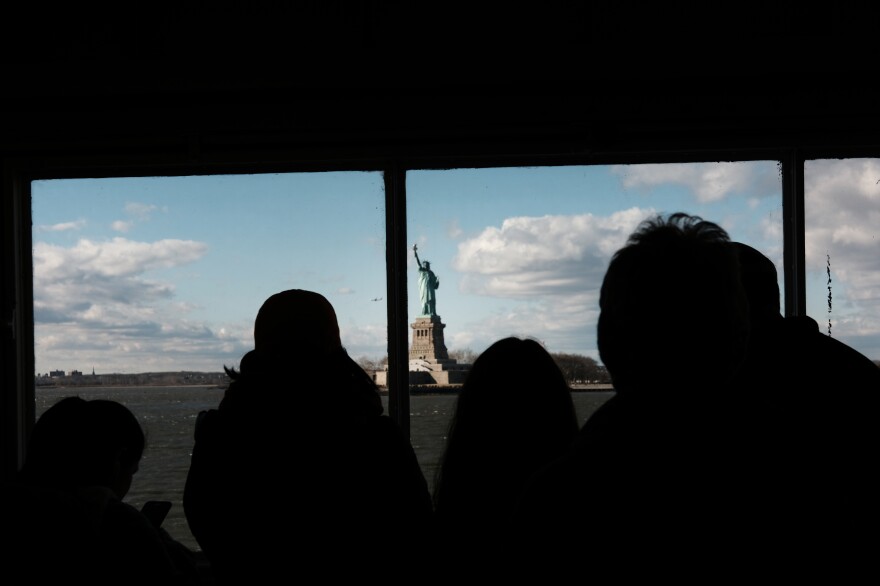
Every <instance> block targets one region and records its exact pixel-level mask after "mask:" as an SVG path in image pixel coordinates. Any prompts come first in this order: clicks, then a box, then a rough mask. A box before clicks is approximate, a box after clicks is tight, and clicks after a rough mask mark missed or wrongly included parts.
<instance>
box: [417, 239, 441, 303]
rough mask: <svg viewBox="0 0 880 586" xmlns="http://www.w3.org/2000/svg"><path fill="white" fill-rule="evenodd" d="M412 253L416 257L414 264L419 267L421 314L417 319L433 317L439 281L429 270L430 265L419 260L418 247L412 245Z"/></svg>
mask: <svg viewBox="0 0 880 586" xmlns="http://www.w3.org/2000/svg"><path fill="white" fill-rule="evenodd" d="M413 253H414V254H415V255H416V264H418V265H419V302H420V303H421V312H420V313H419V317H435V316H436V315H437V294H436V291H437V289H439V288H440V279H439V278H438V277H437V275H435V274H434V271H432V270H431V263H429V262H428V261H425V262H422V261H420V260H419V252H418V247H417V246H416V245H415V244H413Z"/></svg>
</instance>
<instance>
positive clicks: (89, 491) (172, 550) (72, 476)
mask: <svg viewBox="0 0 880 586" xmlns="http://www.w3.org/2000/svg"><path fill="white" fill-rule="evenodd" d="M144 446H145V438H144V433H143V430H142V429H141V426H140V423H139V422H138V420H137V418H136V417H135V416H134V414H133V413H132V412H131V411H130V410H129V409H128V408H127V407H125V406H124V405H122V404H120V403H117V402H115V401H109V400H92V401H86V400H84V399H81V398H79V397H68V398H65V399H62V400H60V401H59V402H57V403H55V404H54V405H52V406H51V407H50V408H49V409H48V410H46V412H45V413H43V415H42V416H41V417H40V419H39V420H38V421H37V422H36V424H35V425H34V429H33V433H32V434H31V437H30V440H29V443H28V450H27V454H26V459H25V462H24V465H23V467H22V469H21V471H20V473H19V477H18V481H19V488H20V493H19V494H20V495H22V496H26V497H27V499H28V500H27V503H26V506H27V507H34V508H33V509H26V510H27V511H28V515H31V514H33V515H34V517H32V519H31V521H32V522H41V523H45V525H43V526H40V527H39V530H40V531H42V533H43V538H44V539H45V543H42V544H41V543H40V540H39V538H37V539H36V542H37V543H32V545H34V546H36V547H38V548H39V549H38V550H37V554H38V555H39V556H40V557H41V558H42V559H40V560H38V561H37V563H36V564H34V565H33V566H31V567H27V568H24V572H25V575H26V576H27V577H28V579H29V580H30V579H32V580H35V581H36V582H40V580H41V576H42V577H45V574H44V572H47V571H48V572H50V573H51V572H56V571H60V572H63V573H64V577H65V581H68V580H74V581H75V580H80V579H82V580H83V583H105V584H106V583H114V584H119V583H124V584H145V585H146V584H148V585H168V584H197V583H199V579H200V578H199V575H198V573H197V571H196V566H195V559H194V558H193V554H192V552H190V551H189V550H188V549H186V547H185V546H183V545H182V544H180V543H179V542H176V541H175V540H173V539H172V538H171V537H170V536H169V535H168V534H167V533H166V532H165V531H164V530H162V529H160V528H159V527H155V526H153V525H152V524H151V522H150V520H149V519H148V518H147V517H146V516H145V515H144V514H143V513H141V512H140V511H139V510H137V509H136V508H134V507H133V506H131V505H130V504H128V503H125V502H123V500H122V499H123V498H124V497H125V496H126V494H127V493H128V491H129V489H130V487H131V482H132V478H133V476H134V474H135V473H136V472H137V470H138V465H139V462H140V460H141V456H142V455H143V451H144ZM19 504H21V503H19ZM12 506H15V505H14V504H13V505H12ZM65 511H66V512H65ZM38 520H39V521H38ZM83 521H84V523H83ZM56 532H60V533H61V534H62V535H64V536H65V537H66V538H68V539H70V541H69V543H67V544H59V543H57V535H56ZM10 537H12V535H10ZM29 537H32V536H29ZM46 544H51V546H50V547H46ZM59 546H60V547H61V548H66V549H67V550H68V551H69V550H74V551H77V555H80V556H82V557H81V558H80V559H79V560H76V559H75V560H70V563H72V567H70V568H64V567H60V568H59V567H58V566H56V564H59V563H64V558H65V557H68V551H64V549H62V550H61V551H59V550H57V549H55V550H53V549H52V548H53V547H56V548H57V547H59ZM82 560H87V561H85V562H83V561H82ZM10 561H12V562H21V560H18V559H12V560H10ZM30 561H31V562H33V561H34V560H33V559H31V560H30Z"/></svg>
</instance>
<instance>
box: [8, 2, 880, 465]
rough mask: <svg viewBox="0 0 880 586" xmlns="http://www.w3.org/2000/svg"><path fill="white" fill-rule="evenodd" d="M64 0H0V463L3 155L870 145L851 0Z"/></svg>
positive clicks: (197, 163) (172, 165) (450, 157)
mask: <svg viewBox="0 0 880 586" xmlns="http://www.w3.org/2000/svg"><path fill="white" fill-rule="evenodd" d="M85 4H88V5H84V3H48V2H36V1H34V2H27V3H7V4H6V5H4V7H3V8H0V21H2V23H3V34H2V35H0V75H2V91H0V167H2V169H3V176H2V177H3V181H2V185H0V187H2V196H3V197H2V202H0V205H2V207H0V212H2V216H0V226H2V230H0V232H2V235H0V243H2V252H3V256H2V259H0V271H2V272H0V274H2V287H0V308H2V321H3V339H2V355H0V398H2V403H0V408H2V413H0V417H2V421H0V425H2V428H3V432H2V437H0V440H2V446H0V448H2V449H0V455H2V458H3V472H4V473H7V472H9V471H10V470H11V469H14V467H15V464H16V458H17V451H18V450H20V445H19V444H18V443H17V442H18V439H17V436H16V434H17V433H18V431H17V430H19V429H20V427H21V425H22V421H25V420H27V413H26V412H23V411H22V409H21V404H20V397H19V396H18V395H16V393H17V386H16V385H17V383H16V376H17V373H16V368H17V367H18V365H19V364H20V363H21V362H20V361H19V357H18V356H17V355H16V352H17V350H16V345H15V344H14V343H13V335H15V333H14V330H13V327H12V325H11V324H12V323H14V319H13V316H14V315H15V314H14V313H13V312H14V311H23V310H24V309H26V308H24V309H23V308H15V303H14V302H15V299H16V298H17V296H20V295H21V289H20V287H27V286H29V284H28V283H24V282H21V280H20V279H19V275H20V274H21V267H18V266H16V262H17V261H16V259H17V258H19V257H18V255H17V251H16V248H15V247H16V242H19V241H28V239H27V238H24V239H23V240H22V239H21V231H26V230H27V229H28V227H27V226H25V225H22V224H21V222H20V219H21V216H20V215H18V212H19V211H20V210H16V209H15V207H14V206H13V198H12V197H11V195H12V193H13V189H14V188H15V185H14V181H16V180H19V179H21V178H22V177H23V175H22V169H24V170H33V171H34V172H35V173H54V174H61V175H63V174H80V173H84V174H89V173H98V172H101V173H108V174H116V173H119V174H126V173H135V172H137V171H138V170H139V169H151V170H155V169H157V168H164V169H167V170H168V171H169V172H173V171H175V170H177V171H181V172H220V171H222V170H235V169H243V168H246V169H249V170H257V169H260V168H281V167H285V166H291V165H293V166H297V165H301V166H318V167H332V166H342V167H352V168H356V167H357V166H380V167H381V166H382V165H383V164H385V163H387V161H390V160H395V161H399V162H402V163H404V164H414V165H420V164H425V165H432V166H434V165H440V166H442V165H450V166H452V165H468V164H492V163H499V164H500V163H504V164H516V163H517V162H523V163H527V164H537V163H541V162H547V163H553V162H566V161H577V162H591V161H595V162H611V161H617V160H621V161H628V162H638V161H643V160H644V161H663V160H678V159H691V160H701V159H702V160H719V159H724V158H727V157H728V156H737V157H747V156H753V157H766V156H770V157H773V156H779V155H780V153H784V154H789V153H792V152H798V153H801V154H802V155H804V156H811V155H813V156H822V155H823V154H824V153H834V154H836V155H837V156H843V155H847V154H848V155H860V154H874V155H876V154H878V153H880V116H878V113H877V107H876V104H877V99H876V98H877V91H876V90H875V89H874V86H875V84H876V80H877V79H878V75H877V65H876V64H875V63H872V61H873V59H874V53H875V52H874V51H873V50H871V47H870V45H871V40H872V39H873V34H872V31H871V30H870V28H871V27H872V26H873V23H876V19H873V18H871V17H870V14H866V12H865V7H866V6H868V5H869V4H868V3H864V6H855V7H853V6H849V7H846V8H840V7H835V8H830V9H823V11H822V12H819V11H815V10H812V9H811V10H809V11H805V10H804V9H803V8H800V9H799V8H798V6H799V4H798V3H794V2H782V3H778V6H777V5H774V7H770V6H765V5H760V6H759V7H752V8H748V7H744V6H741V7H740V9H739V10H737V11H733V12H731V11H728V12H723V13H712V12H710V10H709V9H708V8H706V7H705V5H707V4H708V3H705V2H696V1H693V2H690V1H687V2H686V1H677V2H666V3H656V4H657V6H649V7H645V6H642V5H641V3H636V2H628V1H625V0H618V1H616V2H602V3H588V4H578V3H553V2H544V3H541V4H540V6H541V8H540V9H539V8H536V7H535V6H523V7H508V8H506V9H505V10H503V11H500V10H498V11H495V12H485V13H479V12H477V11H475V9H474V8H473V7H472V5H467V4H464V3H462V4H460V5H456V4H455V3H452V4H448V3H447V4H445V5H444V6H443V8H442V9H439V8H437V7H435V6H430V7H421V8H420V7H415V6H413V5H414V4H416V3H412V2H378V1H375V2H355V3H350V2H348V3H343V2H335V1H330V0H323V1H320V2H317V1H316V2H270V3H238V4H240V5H239V6H232V5H229V6H226V5H224V4H223V3H217V2H211V3H208V2H196V1H194V0H184V1H178V2H161V1H157V2H151V3H147V4H144V5H143V6H140V7H131V8H126V10H125V11H120V6H122V5H120V4H119V3H115V4H110V3H98V4H94V3H85ZM245 4H248V5H247V6H245ZM536 6H537V5H536ZM17 237H18V238H19V239H18V240H17V239H16V238H17ZM19 318H20V314H19ZM25 321H27V320H25ZM17 334H18V335H21V332H18V333H17Z"/></svg>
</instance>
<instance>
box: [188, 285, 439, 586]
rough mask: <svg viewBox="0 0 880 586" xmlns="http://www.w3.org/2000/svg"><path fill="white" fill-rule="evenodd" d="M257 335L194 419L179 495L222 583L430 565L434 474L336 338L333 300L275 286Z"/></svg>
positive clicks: (395, 571) (391, 574)
mask: <svg viewBox="0 0 880 586" xmlns="http://www.w3.org/2000/svg"><path fill="white" fill-rule="evenodd" d="M254 342H255V349H254V350H253V351H251V352H249V353H247V354H246V355H245V356H244V357H243V358H242V361H241V364H240V367H239V368H240V370H239V371H235V370H229V371H228V372H229V374H230V376H231V377H232V378H233V380H232V383H231V384H230V385H229V388H228V389H227V391H226V393H225V395H224V397H223V399H222V401H221V402H220V405H219V407H218V408H217V409H214V410H210V411H207V412H203V413H202V414H201V415H200V417H199V420H198V423H197V425H196V432H195V438H196V441H195V446H194V449H193V454H192V463H191V467H190V471H189V475H188V478H187V483H186V488H185V491H184V510H185V513H186V517H187V521H188V522H189V525H190V528H191V530H192V533H193V535H194V536H195V538H196V539H197V541H198V542H199V544H200V545H201V547H202V549H203V551H204V553H205V554H206V556H207V557H208V559H209V560H210V562H211V564H212V568H213V575H214V577H215V579H216V580H217V581H218V583H221V584H263V583H276V582H285V581H298V580H320V581H326V582H327V583H335V581H336V580H339V579H358V580H364V581H372V580H374V579H381V580H383V581H389V580H390V581H393V582H396V581H398V580H403V579H410V578H412V574H411V572H412V571H415V570H416V569H418V570H419V571H423V568H422V567H420V566H421V559H420V556H423V557H424V556H430V554H431V547H430V545H429V544H428V543H427V542H426V541H425V540H426V538H427V536H428V535H430V531H429V523H430V522H431V515H432V510H431V498H430V494H429V492H428V488H427V483H426V482H425V478H424V476H423V475H422V472H421V469H420V468H419V465H418V462H417V460H416V457H415V453H414V451H413V449H412V446H411V445H410V443H409V441H408V440H407V438H406V437H405V435H404V434H403V433H402V431H401V430H400V429H399V427H398V426H397V425H396V423H395V422H394V421H393V420H392V419H390V418H389V417H387V416H386V415H384V414H383V407H382V403H381V398H380V396H379V393H378V390H377V388H376V386H375V384H374V383H373V381H372V380H371V379H370V377H369V375H367V373H365V372H364V371H363V369H361V368H360V367H359V366H358V365H357V364H356V363H355V362H354V361H352V360H351V358H349V356H348V355H347V353H346V351H345V349H344V348H343V347H342V344H341V342H340V337H339V326H338V324H337V320H336V314H335V311H334V310H333V307H332V306H331V304H330V303H329V302H328V301H327V299H325V298H324V297H323V296H322V295H320V294H318V293H314V292H311V291H304V290H298V289H297V290H289V291H284V292H281V293H277V294H275V295H273V296H271V297H269V299H267V300H266V301H265V303H264V304H263V305H262V307H261V308H260V311H259V313H258V314H257V318H256V323H255V325H254ZM398 557H399V558H400V559H402V563H400V564H398V563H396V562H394V563H392V562H391V560H392V559H396V558H398Z"/></svg>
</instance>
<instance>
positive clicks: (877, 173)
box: [804, 159, 880, 361]
mask: <svg viewBox="0 0 880 586" xmlns="http://www.w3.org/2000/svg"><path fill="white" fill-rule="evenodd" d="M804 198H805V204H804V214H805V220H804V223H805V241H806V247H805V253H806V262H805V264H806V271H807V274H806V277H807V283H806V297H807V315H809V316H810V317H812V318H813V319H815V320H816V321H817V322H818V323H819V327H820V329H821V330H822V331H823V332H825V333H827V334H829V335H830V336H832V337H833V338H836V339H838V340H840V341H841V342H844V343H845V344H847V345H849V346H852V347H853V348H855V349H856V350H858V351H859V352H861V353H862V354H864V355H865V356H867V357H868V358H870V359H872V360H875V361H877V360H880V159H834V160H813V161H806V163H805V165H804Z"/></svg>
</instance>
